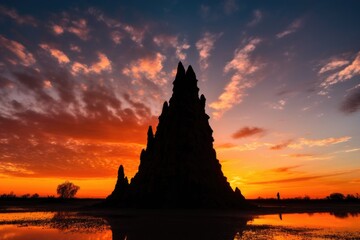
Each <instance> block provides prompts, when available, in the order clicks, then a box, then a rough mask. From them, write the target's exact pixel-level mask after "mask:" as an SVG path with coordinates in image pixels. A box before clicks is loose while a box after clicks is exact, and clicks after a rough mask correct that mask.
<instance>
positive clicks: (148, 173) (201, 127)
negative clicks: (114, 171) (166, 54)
mask: <svg viewBox="0 0 360 240" xmlns="http://www.w3.org/2000/svg"><path fill="white" fill-rule="evenodd" d="M197 81H198V80H197V79H196V75H195V73H194V70H193V69H192V67H191V66H189V68H188V69H187V71H186V72H185V69H184V67H183V65H182V63H181V62H180V63H179V65H178V69H177V74H176V77H175V81H174V82H173V85H174V87H173V94H172V97H171V98H170V101H169V103H168V102H164V104H163V108H162V112H161V114H160V116H159V124H158V126H157V128H156V131H155V133H154V132H153V130H152V127H151V126H150V127H149V130H148V133H147V146H146V149H143V150H142V151H141V154H140V165H139V170H138V172H137V173H136V175H135V176H134V178H133V179H131V181H130V184H128V185H127V179H126V181H125V176H124V175H123V169H122V170H121V172H120V169H119V176H118V182H117V184H116V187H115V189H114V191H113V193H112V194H111V195H110V196H109V197H108V198H107V202H106V204H110V205H115V206H125V207H137V208H235V207H244V206H246V204H245V201H244V197H243V195H242V194H241V192H240V190H239V189H236V191H233V190H232V188H231V187H230V184H229V183H228V181H227V179H226V177H225V176H224V174H223V172H222V171H221V165H220V163H219V160H217V159H216V152H215V149H214V148H213V141H214V139H213V137H212V132H213V131H212V129H211V127H210V125H209V121H208V120H209V116H208V115H207V114H206V113H205V103H206V99H205V97H204V95H201V96H200V97H199V88H198V87H197ZM120 168H122V166H121V167H120Z"/></svg>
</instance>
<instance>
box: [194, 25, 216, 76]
mask: <svg viewBox="0 0 360 240" xmlns="http://www.w3.org/2000/svg"><path fill="white" fill-rule="evenodd" d="M221 35H222V33H218V34H211V33H209V32H205V33H204V34H203V37H202V38H201V39H200V40H199V41H197V42H196V49H197V50H198V51H199V56H200V59H199V64H200V68H201V70H202V71H205V70H206V69H207V68H208V66H209V64H208V59H209V57H210V53H211V51H212V49H213V48H214V44H215V42H216V41H217V40H218V39H219V38H220V37H221Z"/></svg>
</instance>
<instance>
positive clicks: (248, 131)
mask: <svg viewBox="0 0 360 240" xmlns="http://www.w3.org/2000/svg"><path fill="white" fill-rule="evenodd" d="M265 132H266V130H265V129H263V128H258V127H243V128H241V129H239V130H238V131H236V132H235V133H234V134H233V135H232V137H233V138H235V139H238V138H245V137H250V136H254V135H263V134H265Z"/></svg>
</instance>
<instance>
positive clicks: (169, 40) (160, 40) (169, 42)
mask: <svg viewBox="0 0 360 240" xmlns="http://www.w3.org/2000/svg"><path fill="white" fill-rule="evenodd" d="M153 41H154V43H155V44H156V45H158V46H163V47H165V48H169V47H172V48H174V49H175V54H176V57H177V58H178V59H179V60H180V61H183V60H185V59H186V53H185V52H184V51H185V50H187V49H189V48H190V45H189V44H188V43H187V42H186V40H183V41H179V38H178V37H177V36H170V35H159V36H155V37H154V38H153Z"/></svg>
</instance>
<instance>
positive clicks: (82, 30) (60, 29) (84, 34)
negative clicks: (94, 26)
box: [51, 17, 90, 41]
mask: <svg viewBox="0 0 360 240" xmlns="http://www.w3.org/2000/svg"><path fill="white" fill-rule="evenodd" d="M51 29H52V31H53V33H54V34H55V35H62V34H64V33H65V32H69V33H72V34H74V35H76V36H78V37H79V38H80V39H82V40H84V41H85V40H88V39H89V32H90V29H89V27H88V23H87V20H86V19H84V18H80V19H78V20H72V21H71V20H70V19H68V18H67V17H64V18H63V19H62V21H61V23H60V24H52V26H51Z"/></svg>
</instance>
